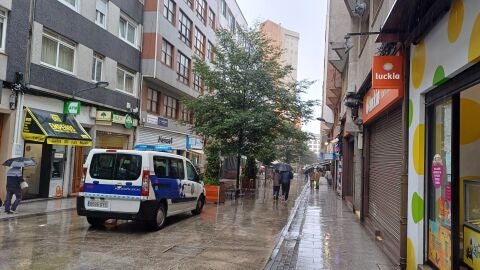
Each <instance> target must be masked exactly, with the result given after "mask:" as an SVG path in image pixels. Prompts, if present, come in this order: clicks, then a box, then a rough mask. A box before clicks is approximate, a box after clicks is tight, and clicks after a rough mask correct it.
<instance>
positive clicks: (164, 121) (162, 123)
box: [157, 117, 168, 127]
mask: <svg viewBox="0 0 480 270" xmlns="http://www.w3.org/2000/svg"><path fill="white" fill-rule="evenodd" d="M157 124H158V125H159V126H162V127H168V119H165V118H161V117H158V122H157Z"/></svg>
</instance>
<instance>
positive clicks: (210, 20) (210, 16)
mask: <svg viewBox="0 0 480 270" xmlns="http://www.w3.org/2000/svg"><path fill="white" fill-rule="evenodd" d="M208 25H210V27H211V28H212V29H213V30H215V13H214V12H213V10H212V9H211V8H210V9H209V12H208Z"/></svg>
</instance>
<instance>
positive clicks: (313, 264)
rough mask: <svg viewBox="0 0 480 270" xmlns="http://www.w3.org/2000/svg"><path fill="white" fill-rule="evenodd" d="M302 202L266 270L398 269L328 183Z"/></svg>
mask: <svg viewBox="0 0 480 270" xmlns="http://www.w3.org/2000/svg"><path fill="white" fill-rule="evenodd" d="M299 198H300V200H299V202H298V206H297V211H296V212H295V213H294V214H293V216H292V218H291V219H290V224H287V226H286V227H285V229H284V231H283V232H282V236H281V239H280V241H279V243H278V244H277V246H276V248H275V249H274V251H273V253H272V256H271V258H270V260H269V261H268V263H267V265H266V267H265V269H267V270H277V269H282V270H289V269H302V270H308V269H329V270H353V269H355V270H374V269H375V270H379V269H380V270H387V269H388V270H390V269H396V268H395V267H394V266H393V265H392V264H391V262H390V261H389V259H388V258H387V257H386V256H385V254H384V253H383V252H382V251H381V250H380V248H379V247H378V246H377V244H376V243H375V240H374V238H373V237H372V236H371V235H369V234H368V232H367V231H366V229H365V228H364V226H363V225H362V224H360V222H359V220H358V218H357V217H356V216H355V215H354V214H353V213H352V212H351V210H350V209H349V208H348V207H347V205H346V204H345V202H344V201H342V200H341V199H340V198H339V197H337V196H336V195H335V193H334V192H333V191H332V190H331V189H329V187H328V185H327V183H326V181H325V179H322V181H321V185H320V189H318V190H311V189H310V188H306V189H305V190H304V193H303V194H302V195H301V196H300V197H299Z"/></svg>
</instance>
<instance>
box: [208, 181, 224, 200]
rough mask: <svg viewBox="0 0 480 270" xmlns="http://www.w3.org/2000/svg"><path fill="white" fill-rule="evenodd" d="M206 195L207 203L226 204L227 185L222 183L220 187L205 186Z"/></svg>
mask: <svg viewBox="0 0 480 270" xmlns="http://www.w3.org/2000/svg"><path fill="white" fill-rule="evenodd" d="M205 193H206V194H205V199H206V201H207V202H213V203H224V202H225V185H224V184H223V183H220V186H210V185H205Z"/></svg>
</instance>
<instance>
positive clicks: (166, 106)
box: [163, 96, 178, 119]
mask: <svg viewBox="0 0 480 270" xmlns="http://www.w3.org/2000/svg"><path fill="white" fill-rule="evenodd" d="M177 104H178V100H176V99H174V98H172V97H169V96H164V97H163V116H165V117H168V118H172V119H176V118H177Z"/></svg>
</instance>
